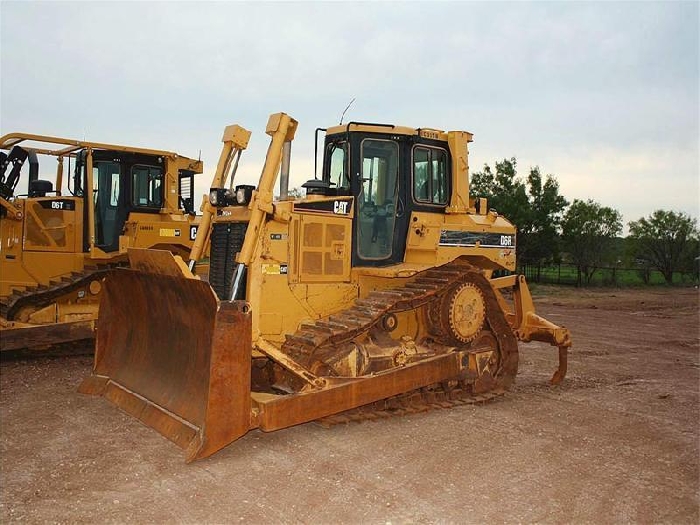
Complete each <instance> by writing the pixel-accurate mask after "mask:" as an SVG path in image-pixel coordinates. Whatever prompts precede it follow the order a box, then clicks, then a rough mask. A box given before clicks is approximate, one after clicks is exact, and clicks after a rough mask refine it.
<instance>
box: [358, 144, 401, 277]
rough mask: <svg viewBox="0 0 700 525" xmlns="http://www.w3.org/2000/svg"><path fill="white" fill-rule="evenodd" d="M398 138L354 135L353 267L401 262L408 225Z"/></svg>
mask: <svg viewBox="0 0 700 525" xmlns="http://www.w3.org/2000/svg"><path fill="white" fill-rule="evenodd" d="M404 142H405V141H404V140H402V138H401V137H395V136H389V135H363V134H358V135H355V136H354V137H353V139H352V147H351V155H352V162H351V165H352V170H351V173H352V187H353V195H354V196H355V198H356V202H357V205H356V206H355V226H354V235H353V266H385V265H389V264H396V263H399V262H402V261H403V258H404V252H405V249H406V234H407V232H408V222H407V217H406V213H405V212H406V187H405V180H406V179H405V177H403V176H401V174H402V173H403V171H404V170H405V167H404V166H403V164H405V162H404V161H403V151H402V150H403V149H405V147H406V144H405V143H404Z"/></svg>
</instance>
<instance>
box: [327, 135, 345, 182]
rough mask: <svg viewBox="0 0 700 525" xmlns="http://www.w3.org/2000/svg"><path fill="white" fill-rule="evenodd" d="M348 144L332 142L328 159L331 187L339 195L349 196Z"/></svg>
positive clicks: (329, 146) (328, 151)
mask: <svg viewBox="0 0 700 525" xmlns="http://www.w3.org/2000/svg"><path fill="white" fill-rule="evenodd" d="M346 156H347V142H345V141H342V142H331V143H330V144H328V147H327V151H326V158H328V159H330V160H329V161H328V169H329V179H330V180H329V182H330V183H331V187H335V188H336V189H337V190H338V195H344V194H349V192H350V178H349V177H348V174H347V171H346V170H347V162H346Z"/></svg>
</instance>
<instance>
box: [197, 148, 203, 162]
mask: <svg viewBox="0 0 700 525" xmlns="http://www.w3.org/2000/svg"><path fill="white" fill-rule="evenodd" d="M197 160H199V161H201V160H202V149H201V148H200V149H199V157H197Z"/></svg>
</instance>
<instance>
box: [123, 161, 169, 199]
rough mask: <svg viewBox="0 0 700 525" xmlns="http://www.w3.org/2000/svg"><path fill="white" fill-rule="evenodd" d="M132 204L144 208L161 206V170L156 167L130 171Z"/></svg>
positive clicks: (135, 167) (141, 167) (138, 168)
mask: <svg viewBox="0 0 700 525" xmlns="http://www.w3.org/2000/svg"><path fill="white" fill-rule="evenodd" d="M131 188H132V204H133V205H134V206H140V207H145V208H161V207H162V206H163V170H162V168H160V167H158V166H134V167H133V168H132V169H131Z"/></svg>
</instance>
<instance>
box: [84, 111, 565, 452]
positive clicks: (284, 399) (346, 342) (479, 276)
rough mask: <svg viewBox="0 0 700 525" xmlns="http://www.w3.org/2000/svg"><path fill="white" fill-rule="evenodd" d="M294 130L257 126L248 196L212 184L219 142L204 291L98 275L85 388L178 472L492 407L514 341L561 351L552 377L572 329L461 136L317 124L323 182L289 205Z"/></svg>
mask: <svg viewBox="0 0 700 525" xmlns="http://www.w3.org/2000/svg"><path fill="white" fill-rule="evenodd" d="M296 128H297V122H296V121H295V120H294V119H292V118H291V117H290V116H288V115H286V114H284V113H277V114H274V115H272V116H271V117H270V119H269V121H268V124H267V131H266V132H267V134H269V135H270V136H271V142H270V146H269V149H268V152H267V157H266V160H265V165H264V167H263V170H262V174H261V176H260V180H259V183H258V185H257V187H253V186H248V185H237V186H235V187H234V186H233V184H230V185H229V187H227V186H226V181H227V177H228V173H227V170H228V169H229V167H230V166H231V164H232V162H231V159H230V151H231V149H230V147H227V146H226V145H225V146H224V150H223V151H222V155H221V158H220V161H219V165H218V168H217V175H216V178H215V185H214V187H212V188H211V193H210V196H209V210H210V212H211V213H210V220H208V224H207V228H206V230H205V229H204V224H203V225H202V228H201V229H200V235H202V236H204V235H209V236H210V243H211V245H210V246H211V252H210V269H209V282H204V281H203V280H201V279H199V278H198V277H197V275H196V271H197V269H196V265H195V264H192V263H190V264H189V265H188V264H186V263H185V261H183V260H181V259H178V258H177V257H174V256H173V255H172V254H170V253H168V252H164V251H158V250H130V252H129V256H130V260H131V268H130V269H124V270H117V271H115V272H114V273H113V274H111V275H110V276H109V277H108V279H106V282H105V291H104V294H103V297H102V303H101V315H100V318H99V321H98V328H97V347H96V352H95V362H94V370H93V374H92V375H91V376H89V377H88V378H86V379H85V380H84V381H83V383H82V384H81V386H80V391H81V392H83V393H86V394H95V395H102V396H104V397H106V398H107V399H109V400H110V401H111V402H113V403H114V404H116V405H117V406H118V407H119V408H121V409H123V410H124V411H126V412H128V413H130V414H132V415H134V416H135V417H137V418H138V419H140V420H141V421H142V422H144V423H145V424H146V425H149V426H151V427H152V428H154V429H156V430H157V431H158V432H160V433H161V434H162V435H164V436H165V437H167V438H168V439H170V440H172V441H173V442H175V443H176V444H177V445H179V446H180V447H182V448H184V449H185V450H186V457H187V460H188V461H191V460H195V459H198V458H203V457H206V456H209V455H211V454H213V453H215V452H216V451H218V450H220V449H221V448H222V447H224V446H226V445H228V444H229V443H231V442H233V441H234V440H236V439H237V438H239V437H241V436H242V435H244V434H245V433H246V432H248V431H249V430H251V429H261V430H263V431H272V430H277V429H281V428H285V427H289V426H292V425H297V424H300V423H305V422H309V421H314V420H323V421H333V420H334V418H335V419H336V420H338V419H340V420H347V418H348V417H349V418H350V419H362V418H374V417H379V416H385V415H387V414H392V413H397V412H398V413H403V412H405V411H407V410H408V411H411V410H423V409H426V408H430V407H431V406H435V405H438V406H450V405H454V404H459V403H470V402H476V401H485V400H488V399H490V398H492V397H494V396H498V395H500V394H502V393H503V392H504V391H505V390H506V389H508V387H509V386H510V385H511V383H512V382H513V380H514V378H515V375H516V372H517V369H518V340H520V341H531V340H537V341H545V342H548V343H550V344H551V345H553V346H555V347H558V349H559V367H558V369H557V371H556V373H555V374H554V377H553V378H552V382H554V383H557V382H559V381H561V380H562V379H563V377H564V375H565V374H566V358H567V349H568V348H569V347H570V345H571V337H570V333H569V331H568V330H567V329H566V328H562V327H559V326H556V325H554V324H552V323H551V322H549V321H547V320H545V319H543V318H541V317H539V316H538V315H537V314H536V313H535V309H534V306H533V301H532V297H531V295H530V292H529V290H528V287H527V284H526V282H525V278H524V277H523V276H520V275H512V274H509V273H510V272H512V271H513V270H514V269H515V249H516V229H515V227H514V226H513V225H512V224H511V223H510V222H508V221H507V220H506V219H505V218H504V217H501V216H500V215H498V213H497V212H496V211H494V210H491V209H489V208H488V206H487V202H486V200H485V199H483V198H475V197H470V195H469V177H468V173H469V172H468V144H469V143H470V142H471V140H472V135H471V134H470V133H467V132H464V131H449V132H444V131H440V130H436V129H429V128H419V129H414V128H409V127H400V126H394V125H385V124H375V123H363V122H350V123H349V124H346V125H338V126H334V127H331V128H328V129H325V130H323V129H319V130H317V134H318V133H319V132H320V131H321V132H322V131H325V141H324V147H323V155H322V159H323V160H322V164H321V176H320V178H314V179H313V180H310V181H309V182H307V183H305V184H304V187H305V189H306V197H305V198H300V199H289V198H287V185H288V181H289V158H290V147H291V141H292V139H293V138H294V134H295V131H296ZM317 138H318V137H317ZM317 144H318V141H317ZM278 173H281V175H280V181H281V184H280V186H281V187H280V199H279V200H274V199H273V191H274V188H275V181H276V178H277V174H278ZM212 210H213V211H212Z"/></svg>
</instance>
